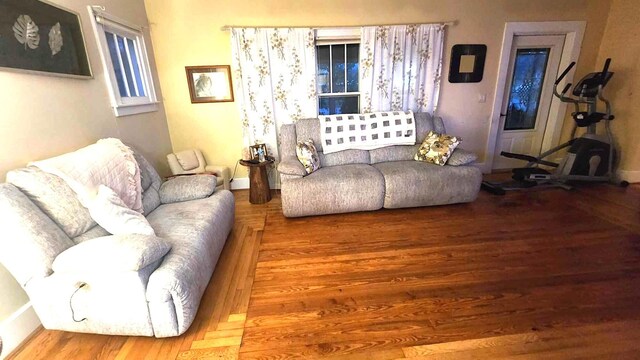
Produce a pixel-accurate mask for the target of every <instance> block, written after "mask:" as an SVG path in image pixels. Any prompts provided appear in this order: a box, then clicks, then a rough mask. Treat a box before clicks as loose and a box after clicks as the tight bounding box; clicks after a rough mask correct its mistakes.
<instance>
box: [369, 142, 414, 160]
mask: <svg viewBox="0 0 640 360" xmlns="http://www.w3.org/2000/svg"><path fill="white" fill-rule="evenodd" d="M419 146H420V145H395V146H387V147H383V148H380V149H373V150H369V156H370V157H371V164H377V163H381V162H386V161H402V160H412V159H413V157H414V156H415V155H416V152H417V151H418V147H419Z"/></svg>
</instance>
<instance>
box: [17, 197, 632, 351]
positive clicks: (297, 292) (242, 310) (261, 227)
mask: <svg viewBox="0 0 640 360" xmlns="http://www.w3.org/2000/svg"><path fill="white" fill-rule="evenodd" d="M235 195H236V199H237V206H236V214H237V221H236V225H235V227H234V229H233V232H232V234H231V236H230V238H229V240H228V241H227V245H226V247H225V249H224V252H223V255H222V257H221V260H220V262H219V264H218V267H217V269H216V272H215V273H214V276H213V279H212V281H211V283H210V285H209V287H208V288H207V290H206V292H205V295H204V297H203V300H202V304H201V307H200V310H199V312H198V315H197V317H196V320H195V321H194V323H193V325H192V326H191V328H190V329H189V330H188V331H187V333H185V334H184V335H183V336H180V337H176V338H170V339H154V338H143V337H116V336H101V335H90V334H72V333H66V332H60V331H49V330H41V331H39V332H38V333H37V334H35V335H34V336H33V337H32V339H31V340H30V341H29V342H28V343H27V344H25V345H24V346H23V347H22V348H20V349H19V350H18V351H17V352H15V354H14V356H13V358H15V359H114V358H116V359H125V358H126V359H176V358H177V359H208V358H238V357H239V358H241V359H285V358H293V357H309V358H315V357H321V356H322V357H328V358H349V359H350V358H354V359H359V358H366V359H367V360H374V359H395V358H420V357H425V356H428V357H429V358H430V359H431V358H434V359H479V358H490V359H498V358H516V359H541V358H544V359H567V358H597V359H602V358H616V359H634V358H640V342H639V341H637V339H638V338H640V308H639V307H638V305H637V304H638V302H639V301H640V286H638V285H639V284H640V261H639V260H640V186H638V185H635V186H631V187H629V188H627V189H619V188H615V187H612V186H606V185H595V186H589V187H584V188H581V189H579V190H575V191H571V192H567V191H564V190H546V191H530V192H521V193H509V194H507V195H506V196H504V197H496V196H492V195H489V194H486V193H481V194H480V197H479V199H478V200H477V201H476V202H474V203H472V204H462V205H452V206H441V207H428V208H416V209H404V210H381V211H376V212H369V213H355V214H345V215H329V216H320V217H310V218H300V219H286V218H284V217H283V216H282V213H281V210H280V202H279V201H280V198H279V196H278V195H277V194H276V196H274V199H273V200H272V201H271V202H269V203H267V204H264V205H250V204H249V203H248V192H247V191H240V192H236V193H235Z"/></svg>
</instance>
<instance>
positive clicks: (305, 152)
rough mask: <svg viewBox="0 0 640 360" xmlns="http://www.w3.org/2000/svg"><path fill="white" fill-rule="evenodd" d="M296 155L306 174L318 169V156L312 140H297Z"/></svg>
mask: <svg viewBox="0 0 640 360" xmlns="http://www.w3.org/2000/svg"><path fill="white" fill-rule="evenodd" d="M296 155H297V156H298V160H300V163H301V164H302V166H304V170H305V171H306V172H307V175H309V174H311V173H312V172H314V171H316V170H318V169H320V158H319V157H318V150H316V146H315V145H314V144H313V140H311V139H309V140H306V141H298V144H297V145H296Z"/></svg>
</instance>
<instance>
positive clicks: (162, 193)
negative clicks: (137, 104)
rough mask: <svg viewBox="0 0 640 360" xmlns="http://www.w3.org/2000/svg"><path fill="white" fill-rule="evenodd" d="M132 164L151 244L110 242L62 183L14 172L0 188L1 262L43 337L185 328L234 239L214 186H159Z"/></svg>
mask: <svg viewBox="0 0 640 360" xmlns="http://www.w3.org/2000/svg"><path fill="white" fill-rule="evenodd" d="M136 160H137V161H138V164H139V165H140V169H141V175H142V188H143V205H144V214H145V216H146V217H147V220H148V221H149V223H150V224H151V226H152V227H153V229H154V231H155V233H156V236H149V235H117V236H116V235H110V234H109V233H107V232H106V231H105V230H104V229H103V228H101V227H100V226H99V225H96V223H95V222H94V221H93V219H92V218H91V216H90V215H89V212H88V210H87V209H86V208H84V207H83V206H82V205H81V204H80V203H79V201H78V200H77V198H76V196H75V194H74V193H73V191H72V190H71V188H69V186H68V185H67V184H66V183H65V182H64V181H63V180H62V179H60V178H58V177H56V176H54V175H51V174H48V173H45V172H43V171H41V170H39V169H38V168H34V167H28V168H23V169H17V170H14V171H11V172H9V173H8V174H7V183H2V184H0V228H2V235H0V261H1V262H2V263H3V264H4V266H5V267H6V268H7V269H8V270H9V271H10V272H11V273H12V275H13V276H14V277H15V278H16V279H17V281H18V282H19V283H20V284H21V285H22V287H23V288H24V289H25V291H26V292H27V294H28V295H29V298H30V300H31V304H32V305H33V307H34V309H35V311H36V313H37V314H38V316H39V318H40V320H41V321H42V324H43V325H44V327H45V328H47V329H59V330H67V331H75V332H89V333H100V334H113V335H142V336H155V337H169V336H177V335H180V334H182V333H184V332H185V331H186V330H187V329H188V328H189V326H190V325H191V323H192V321H193V319H194V317H195V315H196V312H197V310H198V306H199V304H200V299H201V297H202V294H203V292H204V290H205V288H206V287H207V285H208V283H209V280H210V277H211V274H212V272H213V270H214V267H215V265H216V262H217V261H218V257H219V256H220V253H221V251H222V248H223V246H224V244H225V241H226V239H227V236H228V234H229V232H230V231H231V228H232V225H233V221H234V198H233V195H232V194H231V192H229V191H228V190H217V191H215V192H213V191H214V189H215V177H212V176H190V177H184V178H177V179H176V180H177V181H174V180H173V179H172V180H169V181H168V182H165V183H162V180H161V178H160V176H159V175H158V173H157V172H156V170H155V169H154V168H153V167H152V166H151V165H150V164H149V163H148V162H147V161H146V160H145V159H144V158H143V157H142V156H140V155H138V154H136ZM207 189H210V190H207ZM203 191H205V193H204V194H203ZM207 191H208V192H207ZM212 192H213V193H212ZM83 284H86V285H83Z"/></svg>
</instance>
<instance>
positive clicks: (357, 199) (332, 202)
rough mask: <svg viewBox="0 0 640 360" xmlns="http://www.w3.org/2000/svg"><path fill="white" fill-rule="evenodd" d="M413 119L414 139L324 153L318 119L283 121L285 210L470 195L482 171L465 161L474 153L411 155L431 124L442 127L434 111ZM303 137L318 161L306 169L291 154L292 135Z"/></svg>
mask: <svg viewBox="0 0 640 360" xmlns="http://www.w3.org/2000/svg"><path fill="white" fill-rule="evenodd" d="M415 120H416V138H417V143H416V145H413V146H389V147H385V148H380V149H375V150H369V151H366V150H345V151H340V152H336V153H331V154H326V155H325V154H324V153H323V152H322V143H321V141H320V123H319V120H318V119H302V120H299V121H297V122H296V123H295V124H288V125H283V126H282V127H281V129H280V153H281V154H280V155H281V162H280V164H279V165H278V172H279V173H280V179H281V192H282V211H283V213H284V215H285V216H287V217H298V216H309V215H322V214H335V213H345V212H353V211H368V210H377V209H380V208H383V207H385V208H405V207H416V206H429V205H443V204H454V203H464V202H471V201H474V200H475V199H476V197H477V196H478V192H479V191H480V183H481V182H482V173H481V171H480V170H479V169H478V168H477V167H475V166H473V165H471V164H468V163H469V162H471V161H472V160H473V159H475V155H474V154H472V153H469V152H467V151H464V150H462V149H456V150H455V151H454V154H453V155H452V157H451V158H450V159H449V161H448V163H447V165H445V166H439V165H433V164H428V163H424V162H418V161H415V160H413V157H414V155H415V154H416V152H417V150H418V147H419V146H420V144H421V143H422V141H423V140H424V138H425V137H426V135H427V133H428V132H429V131H430V130H434V131H436V132H439V133H446V130H445V127H444V123H443V121H442V119H441V118H439V117H432V116H431V115H430V114H428V113H416V114H415ZM307 139H312V140H313V142H314V143H315V144H316V148H317V150H318V155H319V157H320V163H321V166H322V167H321V168H320V169H319V170H317V171H314V172H313V173H311V174H309V175H306V172H305V170H304V168H303V166H302V164H301V163H300V161H298V158H297V156H296V143H297V141H301V140H307ZM465 159H467V160H466V161H465ZM449 164H461V165H457V166H453V165H449ZM305 175H306V176H305Z"/></svg>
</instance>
